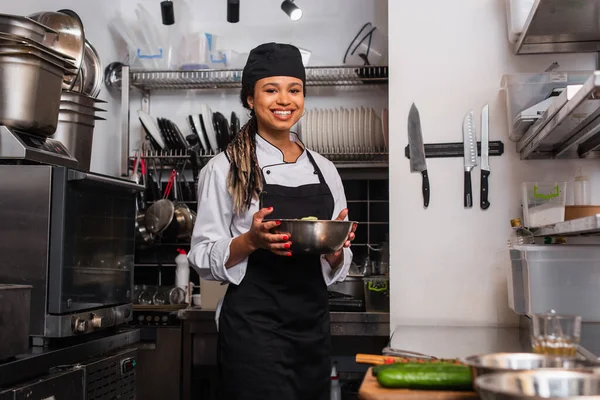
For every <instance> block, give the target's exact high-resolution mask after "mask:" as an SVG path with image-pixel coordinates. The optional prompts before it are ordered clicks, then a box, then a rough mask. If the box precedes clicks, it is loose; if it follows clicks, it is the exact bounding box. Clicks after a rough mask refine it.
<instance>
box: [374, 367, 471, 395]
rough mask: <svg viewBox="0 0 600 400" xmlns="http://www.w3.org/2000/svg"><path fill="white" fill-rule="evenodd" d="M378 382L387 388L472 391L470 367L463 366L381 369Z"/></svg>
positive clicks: (378, 373)
mask: <svg viewBox="0 0 600 400" xmlns="http://www.w3.org/2000/svg"><path fill="white" fill-rule="evenodd" d="M377 381H378V382H379V384H380V385H381V386H383V387H386V388H404V389H425V390H472V389H473V380H472V377H471V371H470V369H469V367H467V366H463V365H451V364H444V365H441V364H436V365H423V364H420V365H395V367H392V368H385V369H380V370H379V371H378V372H377Z"/></svg>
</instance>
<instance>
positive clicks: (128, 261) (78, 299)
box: [48, 167, 143, 314]
mask: <svg viewBox="0 0 600 400" xmlns="http://www.w3.org/2000/svg"><path fill="white" fill-rule="evenodd" d="M142 189H143V186H141V185H137V184H135V183H133V182H130V181H125V180H122V179H115V178H110V177H106V176H103V175H96V174H91V173H84V172H80V171H75V170H70V169H67V168H61V167H56V168H54V169H53V176H52V207H51V212H52V217H51V227H50V229H51V236H50V259H49V271H48V272H49V284H48V313H49V314H67V313H73V312H77V311H82V310H89V309H94V308H101V307H108V306H114V305H119V304H128V303H131V302H132V301H131V299H132V285H133V254H134V237H135V213H136V208H135V194H136V192H137V191H139V190H142Z"/></svg>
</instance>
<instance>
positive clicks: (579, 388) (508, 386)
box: [475, 369, 600, 400]
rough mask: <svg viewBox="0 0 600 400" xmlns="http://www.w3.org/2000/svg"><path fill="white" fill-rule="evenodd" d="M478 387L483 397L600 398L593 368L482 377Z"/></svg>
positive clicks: (517, 399) (513, 399)
mask: <svg viewBox="0 0 600 400" xmlns="http://www.w3.org/2000/svg"><path fill="white" fill-rule="evenodd" d="M475 388H476V390H477V392H478V393H479V396H480V397H481V399H482V400H526V399H532V400H533V399H536V400H537V399H573V400H591V399H599V398H600V375H599V374H597V373H596V374H594V373H593V372H592V371H569V370H565V369H538V370H533V371H518V372H504V373H496V374H488V375H484V376H480V377H479V378H477V379H476V380H475Z"/></svg>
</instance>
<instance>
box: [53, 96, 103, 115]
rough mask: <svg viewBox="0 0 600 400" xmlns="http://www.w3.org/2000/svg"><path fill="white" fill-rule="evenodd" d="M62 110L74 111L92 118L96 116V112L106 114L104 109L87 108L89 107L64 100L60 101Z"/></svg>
mask: <svg viewBox="0 0 600 400" xmlns="http://www.w3.org/2000/svg"><path fill="white" fill-rule="evenodd" d="M60 109H61V110H66V111H74V112H77V113H80V114H87V115H91V116H94V115H96V112H102V111H104V112H106V110H105V109H103V108H98V107H87V106H84V105H81V104H79V103H76V102H74V101H64V100H61V101H60Z"/></svg>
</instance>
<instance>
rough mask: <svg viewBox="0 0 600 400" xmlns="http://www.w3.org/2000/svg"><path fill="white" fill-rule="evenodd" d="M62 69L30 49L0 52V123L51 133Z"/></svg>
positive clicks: (57, 105) (48, 134)
mask: <svg viewBox="0 0 600 400" xmlns="http://www.w3.org/2000/svg"><path fill="white" fill-rule="evenodd" d="M64 72H65V70H64V69H62V68H59V67H58V66H56V65H54V64H52V63H50V62H48V61H46V60H45V59H43V58H40V57H38V56H36V55H34V54H32V53H23V54H6V53H0V93H2V96H0V124H2V125H6V126H9V127H12V128H16V129H22V130H24V131H27V132H30V133H33V134H37V135H40V136H44V137H47V136H51V135H52V134H53V133H54V132H55V131H56V126H57V124H58V110H59V107H60V95H61V87H62V81H63V77H64Z"/></svg>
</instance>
